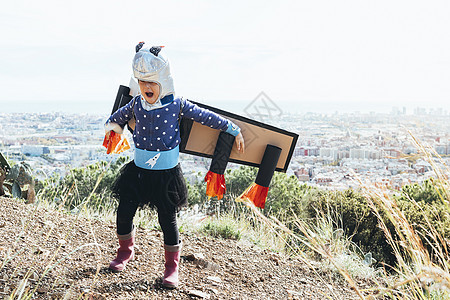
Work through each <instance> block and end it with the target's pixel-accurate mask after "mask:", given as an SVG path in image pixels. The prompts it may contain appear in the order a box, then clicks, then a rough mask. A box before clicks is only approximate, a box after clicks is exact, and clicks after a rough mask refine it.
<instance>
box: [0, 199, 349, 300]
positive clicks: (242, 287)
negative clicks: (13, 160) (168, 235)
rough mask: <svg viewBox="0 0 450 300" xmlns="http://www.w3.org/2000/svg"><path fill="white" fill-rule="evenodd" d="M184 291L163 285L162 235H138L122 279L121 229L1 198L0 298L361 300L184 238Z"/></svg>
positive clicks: (302, 268)
mask: <svg viewBox="0 0 450 300" xmlns="http://www.w3.org/2000/svg"><path fill="white" fill-rule="evenodd" d="M181 237H182V239H183V241H184V249H183V254H182V260H181V266H180V272H181V273H180V277H181V278H180V279H181V283H180V286H179V288H178V289H174V290H169V289H164V288H163V287H162V286H161V279H160V276H161V275H162V273H163V270H164V265H163V264H164V256H163V247H162V235H161V233H160V232H159V231H155V230H145V229H141V228H138V230H137V237H136V238H137V246H138V251H137V255H136V260H135V261H132V262H131V263H130V264H129V265H128V266H127V268H126V270H125V271H123V272H122V273H112V272H110V271H109V270H108V268H107V267H108V264H109V262H110V260H111V259H113V258H114V255H115V251H116V248H117V241H116V238H115V226H114V224H112V223H106V222H104V221H101V220H88V219H85V218H82V217H79V216H75V215H68V214H64V213H61V212H59V211H50V210H46V209H43V208H37V207H36V206H34V205H25V204H23V203H21V202H18V201H17V200H12V199H9V198H1V197H0V297H4V298H8V297H9V296H10V295H12V294H13V293H14V294H15V295H16V297H15V298H14V299H18V298H19V297H18V296H19V294H20V293H21V292H23V293H22V296H23V295H25V294H26V293H27V294H28V295H29V298H27V299H80V298H81V299H191V298H203V299H356V298H357V297H356V294H355V293H353V292H352V291H351V289H350V288H349V287H348V286H347V285H346V284H345V283H343V282H342V281H340V282H336V281H334V282H333V280H331V279H330V278H331V277H332V276H331V274H327V273H324V272H323V271H321V270H320V269H319V268H316V267H314V266H308V265H307V264H305V263H304V262H302V261H300V260H297V259H292V258H287V257H284V256H282V255H279V254H277V253H273V252H269V251H267V250H261V249H259V248H257V247H255V246H251V245H246V244H244V243H242V242H238V241H233V240H220V239H213V238H210V237H204V236H199V235H195V234H182V235H181Z"/></svg>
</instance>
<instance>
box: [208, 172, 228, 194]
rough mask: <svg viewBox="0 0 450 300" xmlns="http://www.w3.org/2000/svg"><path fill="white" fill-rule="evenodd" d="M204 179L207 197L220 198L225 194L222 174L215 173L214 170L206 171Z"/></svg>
mask: <svg viewBox="0 0 450 300" xmlns="http://www.w3.org/2000/svg"><path fill="white" fill-rule="evenodd" d="M205 181H206V196H208V197H209V198H211V197H215V196H217V199H218V200H220V199H222V198H223V194H225V190H226V186H225V176H224V175H223V174H216V173H214V172H211V171H208V173H206V176H205Z"/></svg>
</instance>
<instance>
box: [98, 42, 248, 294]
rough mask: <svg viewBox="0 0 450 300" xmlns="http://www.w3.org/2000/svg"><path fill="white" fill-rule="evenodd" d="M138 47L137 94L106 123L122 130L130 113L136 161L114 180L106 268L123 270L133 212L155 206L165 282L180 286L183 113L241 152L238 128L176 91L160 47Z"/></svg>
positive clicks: (129, 248)
mask: <svg viewBox="0 0 450 300" xmlns="http://www.w3.org/2000/svg"><path fill="white" fill-rule="evenodd" d="M143 44H144V43H143V42H141V43H139V44H138V45H137V46H136V55H135V56H134V59H133V73H134V76H135V77H136V79H137V80H138V82H139V87H140V91H141V94H140V95H138V96H136V97H134V98H133V99H132V100H131V101H130V102H129V103H128V104H127V105H125V106H123V107H122V108H120V109H119V110H117V111H116V112H115V113H113V114H112V115H111V116H110V117H109V119H108V121H107V122H106V125H105V130H106V132H107V135H108V134H109V132H110V131H111V130H112V131H115V132H117V133H119V134H121V133H122V132H123V127H124V126H125V124H127V122H128V121H130V120H132V119H133V118H134V119H135V121H136V123H135V124H136V125H135V129H134V132H133V141H134V145H135V154H134V160H133V161H131V162H129V163H128V164H127V165H126V166H125V168H124V169H123V171H122V172H121V174H120V175H119V177H118V179H117V180H116V183H115V185H114V191H115V192H116V193H117V194H118V195H119V206H118V209H117V220H116V221H117V222H116V224H117V237H118V239H119V249H118V250H117V257H116V258H115V259H114V260H113V261H112V262H111V264H110V266H109V267H110V269H112V270H113V271H116V272H120V271H122V270H123V269H124V268H125V266H126V264H127V263H128V261H130V259H132V258H133V256H134V235H135V229H134V226H133V217H134V215H135V213H136V210H137V208H138V207H143V206H150V207H154V208H156V210H157V212H158V221H159V224H160V225H161V229H162V231H163V236H164V250H165V265H164V266H165V271H164V277H163V285H164V286H165V287H168V288H175V287H177V286H178V263H179V260H180V253H181V246H182V243H181V240H180V238H179V233H178V227H177V220H176V213H177V211H178V210H179V209H180V207H182V206H184V205H186V203H187V189H186V183H185V180H184V177H183V174H182V171H181V168H180V165H179V164H178V156H179V144H180V141H181V140H180V129H179V121H180V118H181V117H184V118H191V119H192V120H194V121H196V122H200V123H201V124H203V125H205V126H209V127H211V128H215V129H219V130H222V131H226V132H228V133H230V134H232V135H234V136H235V137H236V138H235V143H236V146H237V149H238V151H240V152H243V151H244V139H243V137H242V134H241V133H240V129H239V127H238V126H236V125H235V124H234V123H232V122H231V121H229V120H227V119H225V118H223V117H221V116H219V115H217V114H215V113H213V112H211V111H209V110H205V109H202V108H200V107H198V106H197V105H195V104H193V103H191V102H189V101H188V100H185V99H182V98H178V97H175V96H174V88H173V80H172V77H171V75H170V69H169V62H168V60H167V59H166V58H165V57H164V56H162V55H161V54H160V51H161V47H152V48H150V49H147V48H143Z"/></svg>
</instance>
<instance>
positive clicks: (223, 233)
mask: <svg viewBox="0 0 450 300" xmlns="http://www.w3.org/2000/svg"><path fill="white" fill-rule="evenodd" d="M200 231H201V232H204V233H206V234H207V235H210V236H212V237H219V238H223V239H232V240H240V239H241V232H240V229H239V228H238V226H237V225H236V222H235V220H234V219H231V218H221V219H214V220H208V221H207V222H206V223H205V224H203V226H202V227H201V229H200Z"/></svg>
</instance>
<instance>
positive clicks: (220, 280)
mask: <svg viewBox="0 0 450 300" xmlns="http://www.w3.org/2000/svg"><path fill="white" fill-rule="evenodd" d="M206 278H207V279H208V280H210V281H213V282H215V283H221V282H222V279H220V277H217V276H208V277H206Z"/></svg>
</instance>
